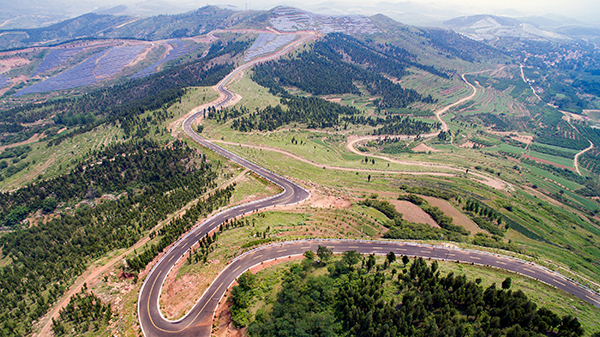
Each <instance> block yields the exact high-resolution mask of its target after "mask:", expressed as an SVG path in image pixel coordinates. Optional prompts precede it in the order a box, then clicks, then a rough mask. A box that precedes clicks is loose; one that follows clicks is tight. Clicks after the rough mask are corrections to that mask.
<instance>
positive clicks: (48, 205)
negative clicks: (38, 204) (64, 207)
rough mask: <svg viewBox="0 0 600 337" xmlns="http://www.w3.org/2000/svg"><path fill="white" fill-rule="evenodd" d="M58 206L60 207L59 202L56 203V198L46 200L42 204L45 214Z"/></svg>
mask: <svg viewBox="0 0 600 337" xmlns="http://www.w3.org/2000/svg"><path fill="white" fill-rule="evenodd" d="M56 206H58V201H56V199H55V198H46V199H44V201H43V202H42V211H44V213H50V212H52V211H53V210H54V209H55V208H56Z"/></svg>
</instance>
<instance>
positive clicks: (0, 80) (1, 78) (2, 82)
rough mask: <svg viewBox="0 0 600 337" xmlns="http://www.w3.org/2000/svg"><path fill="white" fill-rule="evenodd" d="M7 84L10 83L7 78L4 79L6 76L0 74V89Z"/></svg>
mask: <svg viewBox="0 0 600 337" xmlns="http://www.w3.org/2000/svg"><path fill="white" fill-rule="evenodd" d="M8 82H10V81H9V80H8V77H6V75H4V74H0V88H4V87H5V86H6V85H7V84H8Z"/></svg>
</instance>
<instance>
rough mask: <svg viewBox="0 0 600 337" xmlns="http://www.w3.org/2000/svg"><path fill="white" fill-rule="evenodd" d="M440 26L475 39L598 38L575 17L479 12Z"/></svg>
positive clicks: (599, 35) (599, 31)
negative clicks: (519, 16)
mask: <svg viewBox="0 0 600 337" xmlns="http://www.w3.org/2000/svg"><path fill="white" fill-rule="evenodd" d="M443 27H446V28H449V29H452V30H454V31H456V32H458V33H461V34H463V35H465V36H468V37H470V38H472V39H474V40H478V41H483V40H496V39H498V38H501V37H513V38H522V39H528V40H545V41H562V42H566V41H571V40H574V39H586V40H592V41H597V42H598V41H600V29H599V28H592V27H586V26H584V25H583V24H582V23H581V22H578V21H577V20H573V19H568V18H561V17H554V18H553V17H546V16H535V17H523V18H510V17H504V16H495V15H486V14H481V15H471V16H462V17H458V18H454V19H451V20H447V21H444V22H443Z"/></svg>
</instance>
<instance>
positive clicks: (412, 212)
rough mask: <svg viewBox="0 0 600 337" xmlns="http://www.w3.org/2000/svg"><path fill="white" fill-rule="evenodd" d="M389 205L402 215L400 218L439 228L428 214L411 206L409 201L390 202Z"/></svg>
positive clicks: (415, 206)
mask: <svg viewBox="0 0 600 337" xmlns="http://www.w3.org/2000/svg"><path fill="white" fill-rule="evenodd" d="M389 202H390V204H392V205H394V206H395V207H396V210H397V211H398V212H400V213H402V218H403V219H405V220H407V221H410V222H417V223H424V224H428V225H429V226H431V227H436V228H440V226H439V225H438V224H437V223H436V222H435V221H434V220H433V219H432V218H431V216H429V214H427V213H425V211H423V210H422V209H421V208H419V206H417V205H415V204H413V203H412V202H410V201H406V200H390V201H389Z"/></svg>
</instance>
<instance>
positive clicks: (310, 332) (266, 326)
mask: <svg viewBox="0 0 600 337" xmlns="http://www.w3.org/2000/svg"><path fill="white" fill-rule="evenodd" d="M334 303H335V289H334V280H333V279H331V278H330V277H328V276H326V275H323V276H317V277H306V272H304V270H303V268H302V267H301V266H300V265H298V264H296V265H293V266H292V267H291V268H290V271H289V272H288V274H287V275H286V276H285V279H284V282H283V286H282V289H281V291H280V292H279V294H278V296H277V301H275V303H274V304H273V309H272V314H270V315H267V314H264V313H262V314H260V315H259V314H257V317H256V321H255V322H254V323H252V324H251V325H250V326H249V327H248V334H249V335H250V336H334V331H335V330H336V324H335V317H334V316H333V314H332V312H330V311H329V310H328V308H330V307H331V306H332V305H333V304H334Z"/></svg>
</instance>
